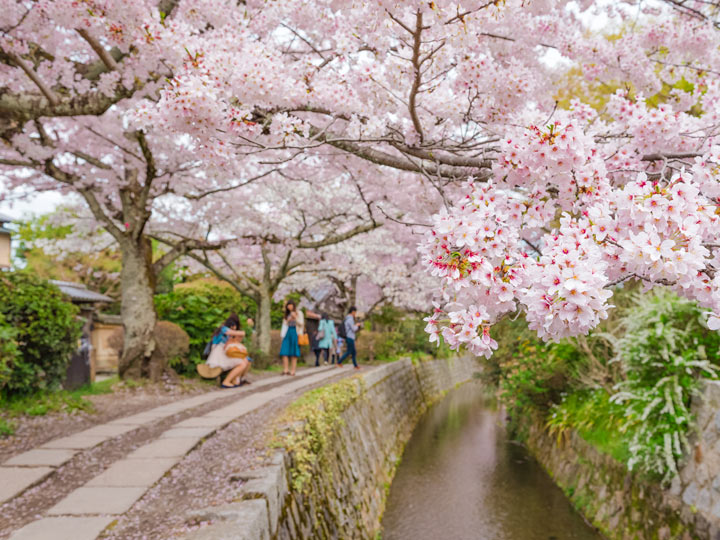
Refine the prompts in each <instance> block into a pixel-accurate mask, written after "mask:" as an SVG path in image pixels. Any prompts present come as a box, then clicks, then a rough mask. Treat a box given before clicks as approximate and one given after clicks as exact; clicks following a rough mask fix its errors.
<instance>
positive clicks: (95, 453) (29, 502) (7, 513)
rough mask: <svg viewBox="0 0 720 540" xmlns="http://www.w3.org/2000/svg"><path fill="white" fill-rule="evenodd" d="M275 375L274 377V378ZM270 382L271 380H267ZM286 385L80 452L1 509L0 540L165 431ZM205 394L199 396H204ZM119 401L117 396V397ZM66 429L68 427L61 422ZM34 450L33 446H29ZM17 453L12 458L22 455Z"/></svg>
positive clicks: (146, 403) (138, 407)
mask: <svg viewBox="0 0 720 540" xmlns="http://www.w3.org/2000/svg"><path fill="white" fill-rule="evenodd" d="M273 375H274V374H273ZM264 378H267V377H264ZM255 382H256V383H257V382H259V379H255ZM284 382H285V381H282V382H278V383H275V384H272V385H269V386H257V387H253V386H252V385H251V386H249V387H244V388H243V390H242V393H240V392H236V391H229V393H228V396H227V397H226V398H221V399H217V400H214V401H212V402H209V403H206V404H204V405H200V406H197V407H193V408H191V409H188V410H185V411H182V412H180V413H178V414H174V415H172V416H167V417H166V418H163V419H162V420H160V421H158V422H154V423H151V424H147V425H144V426H141V427H139V428H137V429H134V430H133V431H130V432H128V433H126V434H124V435H121V436H119V437H115V438H113V439H110V440H108V441H106V442H104V443H102V444H99V445H98V446H95V447H93V448H89V449H87V450H84V451H79V452H78V453H77V454H76V455H75V456H74V457H73V458H72V459H71V460H70V461H68V462H67V463H65V464H64V465H62V466H61V467H59V468H58V469H57V470H56V471H55V472H54V473H53V474H52V475H51V476H50V477H48V478H46V479H45V480H44V481H42V482H40V483H39V484H37V485H35V486H33V487H32V488H30V489H28V490H26V491H25V492H24V493H22V494H21V495H20V496H18V497H15V498H14V499H12V500H10V501H8V502H7V503H5V504H3V505H2V506H0V538H7V537H8V536H9V534H10V533H11V532H12V531H14V530H16V529H18V528H20V527H22V526H23V525H25V524H27V523H29V522H31V521H35V520H37V519H39V518H41V517H42V515H43V514H44V513H45V512H46V511H47V510H48V509H49V508H51V507H52V506H53V505H55V504H56V503H57V502H59V501H60V500H61V499H63V498H64V497H65V496H67V495H68V493H70V492H72V491H73V490H75V489H76V488H78V487H80V486H82V485H83V484H85V483H86V482H87V481H89V480H90V479H92V478H93V477H95V476H97V475H98V474H100V473H101V472H102V471H104V470H105V469H106V468H107V467H108V466H109V465H110V464H112V463H113V462H115V461H117V460H118V459H120V458H122V457H124V456H126V455H127V454H129V453H130V452H132V451H133V450H135V449H137V448H139V447H141V446H143V445H145V444H147V443H148V442H151V441H153V440H155V439H156V438H157V437H158V436H159V435H160V434H161V433H163V432H164V431H165V430H167V429H168V428H170V427H171V426H173V425H174V424H176V423H177V422H180V421H182V420H185V419H188V418H193V417H196V416H199V415H202V414H205V413H207V412H210V411H213V410H215V409H218V408H221V407H223V406H226V405H228V404H231V403H234V402H236V401H237V400H238V399H239V398H240V397H245V396H251V395H253V394H257V393H258V392H263V391H267V390H268V389H272V388H275V387H278V386H281V385H282V384H283V383H284ZM208 386H209V389H210V390H213V391H214V390H217V388H215V387H213V386H210V385H208ZM200 393H202V392H198V394H200ZM192 395H193V394H191V393H180V394H177V395H172V396H163V398H164V399H161V400H155V399H145V398H146V397H147V396H148V394H147V393H143V394H141V399H140V400H138V401H137V402H136V403H135V404H134V406H133V407H118V410H121V411H130V412H129V413H125V414H123V413H122V412H120V413H117V414H113V413H111V412H110V411H111V410H112V408H111V407H110V406H109V403H108V408H107V412H106V414H104V415H101V416H100V417H94V418H93V420H95V421H94V422H91V423H90V424H88V425H84V426H83V427H90V426H92V425H96V424H99V423H100V422H99V421H98V420H99V419H100V418H102V419H104V420H108V421H109V420H113V419H116V418H118V417H124V416H128V415H129V414H133V413H135V412H138V411H145V410H148V409H149V408H152V407H155V406H157V405H162V404H163V403H169V402H172V401H178V400H179V399H184V398H188V397H191V396H192ZM99 397H103V398H110V397H113V395H103V396H99ZM114 397H117V394H115V395H114ZM61 424H62V425H64V426H65V427H66V428H67V426H68V424H67V423H65V422H61ZM69 424H70V425H74V426H76V429H75V430H74V431H75V432H77V431H79V430H80V428H79V427H77V426H81V425H82V424H81V423H77V424H75V423H74V422H70V423H69ZM52 432H53V436H50V435H48V436H46V437H39V436H38V439H39V440H41V441H42V442H45V441H46V440H49V439H51V438H53V437H56V436H58V435H59V436H64V435H66V434H68V435H69V434H70V433H69V432H63V431H58V429H54V430H52ZM28 447H29V448H32V446H29V445H28ZM19 452H20V450H18V451H13V452H12V454H13V455H14V454H17V453H19Z"/></svg>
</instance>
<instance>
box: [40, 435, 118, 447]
mask: <svg viewBox="0 0 720 540" xmlns="http://www.w3.org/2000/svg"><path fill="white" fill-rule="evenodd" d="M108 439H109V437H106V436H104V435H85V434H84V433H83V432H80V433H77V434H75V435H70V436H69V437H62V438H60V439H53V440H52V441H49V442H46V443H45V444H43V445H42V446H40V448H67V449H71V450H85V449H86V448H92V447H93V446H97V445H98V444H100V443H102V442H105V441H106V440H108Z"/></svg>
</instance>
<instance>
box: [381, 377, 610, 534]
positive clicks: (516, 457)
mask: <svg viewBox="0 0 720 540" xmlns="http://www.w3.org/2000/svg"><path fill="white" fill-rule="evenodd" d="M382 525H383V532H382V540H600V539H602V536H600V535H599V534H598V533H597V532H595V530H593V529H592V528H591V527H589V526H588V525H587V524H586V523H585V521H584V520H583V519H582V517H581V516H580V515H579V514H578V513H577V512H575V510H574V509H573V508H572V506H571V505H570V502H569V501H568V499H567V498H566V497H565V495H564V494H563V492H562V491H561V490H560V488H558V487H557V486H556V485H555V484H553V482H552V480H551V479H550V477H549V476H548V475H547V473H545V471H544V470H543V469H542V468H541V467H540V465H539V464H538V463H537V462H536V461H535V460H534V459H533V458H532V457H531V456H530V455H529V454H528V452H527V451H526V450H525V449H524V448H523V447H522V446H520V445H518V444H517V443H513V442H512V441H510V440H509V439H508V437H507V435H506V433H505V430H504V428H503V423H502V417H501V415H500V413H499V412H498V411H497V410H494V408H493V407H492V406H491V405H490V400H489V399H488V397H487V396H486V395H485V394H484V393H483V391H482V388H481V387H480V384H479V383H477V382H471V383H467V384H465V385H463V386H462V387H460V388H458V389H456V390H453V391H451V392H450V393H448V395H447V396H446V397H445V398H444V399H443V400H442V401H440V402H439V403H437V404H436V405H435V406H433V407H432V408H431V409H430V410H429V411H428V412H427V413H426V414H425V416H424V417H423V418H422V419H421V420H420V422H419V423H418V425H417V428H416V429H415V431H414V432H413V435H412V437H411V439H410V441H409V442H408V444H407V446H406V447H405V452H404V454H403V457H402V462H401V463H400V466H399V467H398V470H397V474H396V476H395V479H394V480H393V483H392V486H391V487H390V494H389V496H388V502H387V507H386V510H385V515H384V517H383V522H382Z"/></svg>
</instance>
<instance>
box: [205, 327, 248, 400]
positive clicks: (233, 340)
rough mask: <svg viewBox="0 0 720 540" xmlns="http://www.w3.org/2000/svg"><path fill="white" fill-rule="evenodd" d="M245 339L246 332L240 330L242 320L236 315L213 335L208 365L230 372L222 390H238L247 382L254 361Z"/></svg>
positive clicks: (222, 385)
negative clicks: (248, 351) (244, 342)
mask: <svg viewBox="0 0 720 540" xmlns="http://www.w3.org/2000/svg"><path fill="white" fill-rule="evenodd" d="M244 337H245V332H244V331H242V330H240V319H239V318H238V316H237V315H236V314H235V313H231V314H230V316H229V317H228V318H227V320H226V321H225V322H224V323H223V324H222V325H220V326H219V327H218V328H217V329H216V330H215V332H214V333H213V336H212V348H211V350H210V356H208V359H207V365H208V366H209V367H219V368H221V369H222V370H223V371H227V372H228V374H227V375H226V377H225V379H224V380H223V382H222V384H221V385H220V386H221V387H222V388H237V387H239V386H242V384H244V383H245V382H247V381H244V380H243V377H244V376H245V375H247V373H248V372H249V371H250V364H251V362H252V360H251V359H250V358H249V357H248V353H247V348H246V347H245V345H243V343H242V340H243V338H244Z"/></svg>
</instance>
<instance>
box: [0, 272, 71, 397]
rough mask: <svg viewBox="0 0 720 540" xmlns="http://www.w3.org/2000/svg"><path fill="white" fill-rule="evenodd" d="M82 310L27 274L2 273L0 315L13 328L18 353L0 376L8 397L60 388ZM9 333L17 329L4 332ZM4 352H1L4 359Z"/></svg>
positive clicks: (8, 334) (53, 288) (56, 290)
mask: <svg viewBox="0 0 720 540" xmlns="http://www.w3.org/2000/svg"><path fill="white" fill-rule="evenodd" d="M77 313H78V309H77V308H76V307H75V306H74V305H72V304H71V303H70V302H68V301H67V300H66V299H65V298H64V296H63V295H62V293H61V292H60V290H59V289H58V288H57V287H55V286H54V285H51V284H49V283H47V282H45V281H42V280H40V279H38V278H36V277H33V276H30V275H28V274H26V273H22V272H16V273H3V274H2V275H0V314H1V315H2V316H3V317H4V320H5V324H4V325H3V327H6V325H9V326H10V327H12V328H14V329H15V332H16V335H15V337H10V338H9V339H8V338H7V337H6V338H5V340H6V341H10V340H15V339H16V340H17V344H18V346H19V350H20V356H18V355H12V353H11V351H12V345H7V346H4V347H8V351H10V354H11V356H8V358H9V363H8V364H5V366H4V368H3V371H4V372H5V373H6V372H7V368H8V367H9V368H10V373H9V374H7V373H6V375H5V376H4V377H3V378H2V379H0V393H2V395H4V396H9V395H17V394H28V393H32V392H36V391H39V390H47V389H57V388H59V387H60V384H61V382H62V381H63V379H64V378H65V372H66V369H67V365H68V362H69V360H70V356H71V355H72V353H73V352H74V351H75V350H76V348H77V340H78V338H79V337H80V331H81V328H82V322H81V321H80V320H78V319H77V318H76V316H77ZM2 332H3V333H4V334H5V335H6V336H11V335H12V333H13V331H12V330H11V331H7V330H3V331H2ZM4 358H5V355H4V357H3V361H4Z"/></svg>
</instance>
